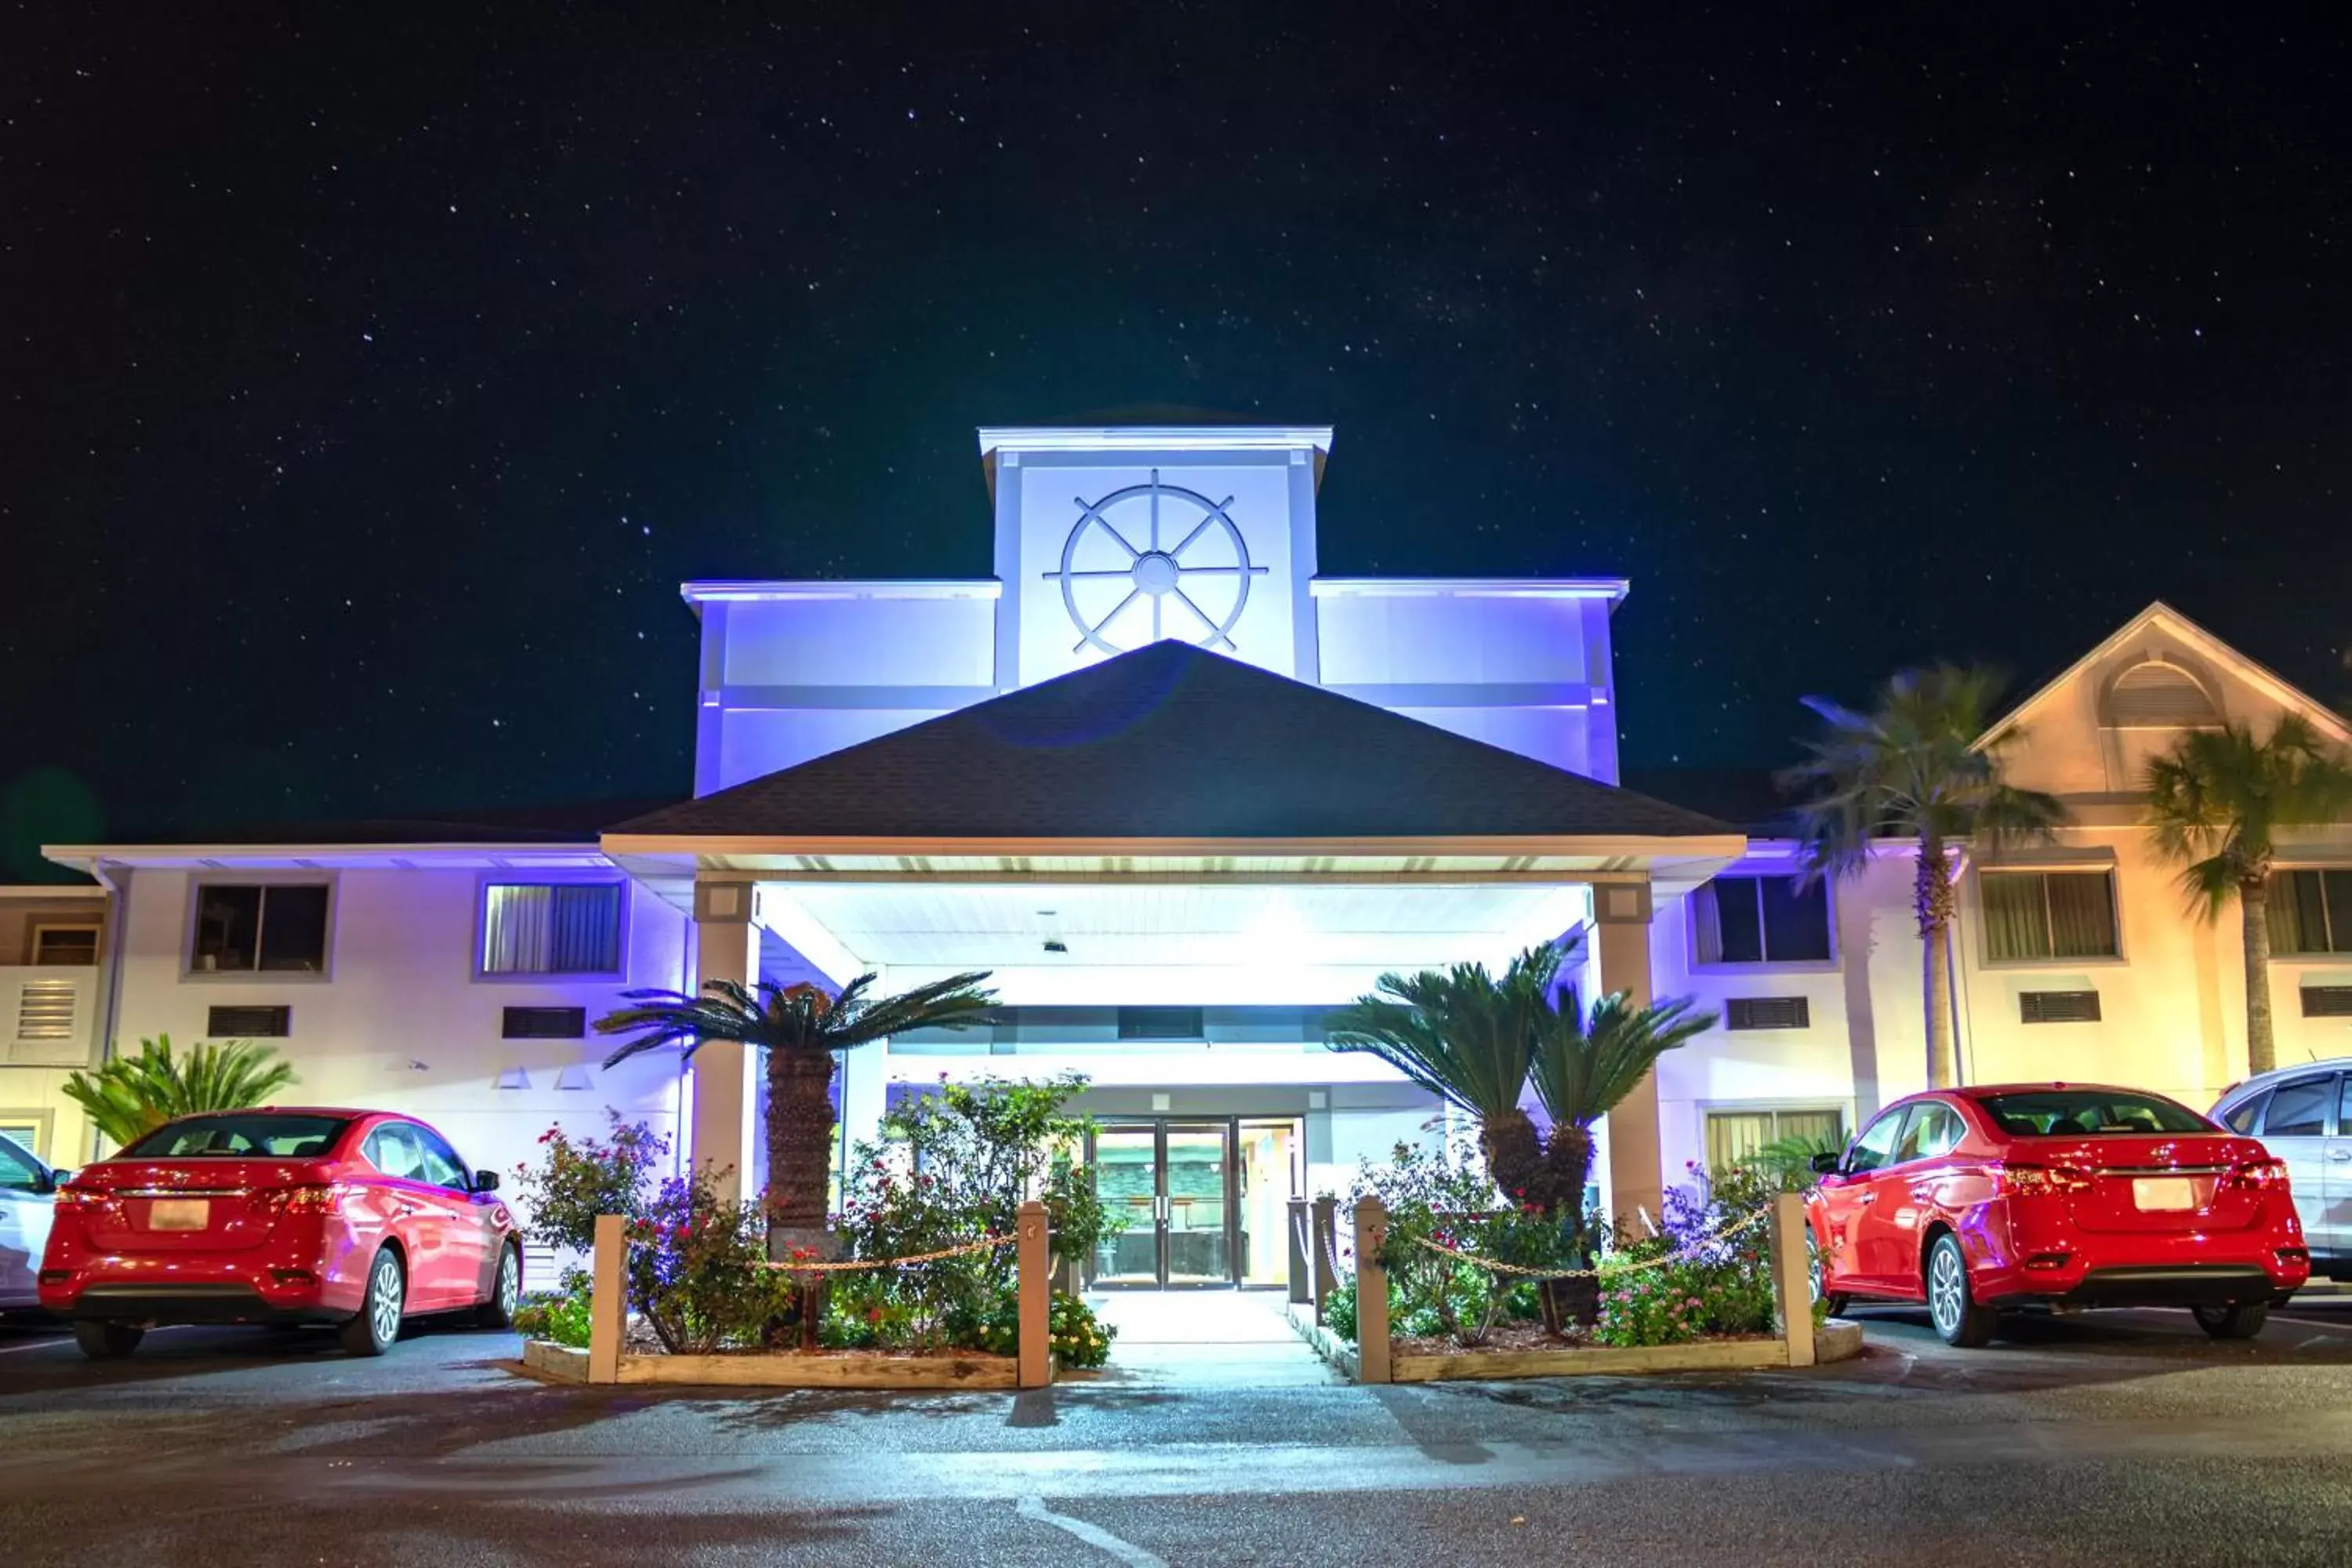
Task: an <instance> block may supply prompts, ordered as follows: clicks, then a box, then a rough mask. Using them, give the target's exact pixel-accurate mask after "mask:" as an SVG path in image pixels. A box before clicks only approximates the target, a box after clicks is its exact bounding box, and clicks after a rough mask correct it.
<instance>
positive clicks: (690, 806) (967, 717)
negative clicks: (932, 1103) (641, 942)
mask: <svg viewBox="0 0 2352 1568" xmlns="http://www.w3.org/2000/svg"><path fill="white" fill-rule="evenodd" d="M1745 843H1746V840H1745V839H1744V838H1743V837H1741V835H1740V834H1738V832H1737V831H1735V830H1733V829H1731V828H1729V827H1727V826H1724V825H1723V824H1721V823H1718V822H1716V821H1714V820H1713V819H1711V818H1708V817H1705V816H1699V815H1697V814H1696V813H1694V812H1690V811H1685V810H1684V809H1682V808H1681V807H1678V806H1674V805H1667V804H1665V803H1664V802H1662V801H1656V800H1653V799H1650V798H1649V797H1647V796H1644V795H1636V794H1634V793H1633V792H1632V791H1629V790H1623V789H1619V788H1615V787H1613V786H1612V785H1608V784H1600V783H1596V782H1595V781H1593V780H1591V779H1588V778H1583V777H1580V776H1579V775H1577V774H1574V773H1566V772H1563V771H1561V770H1560V769H1558V768H1554V767H1550V766H1549V765H1547V764H1545V763H1538V762H1536V761H1534V760H1532V759H1530V758H1528V757H1524V756H1521V755H1519V754H1518V753H1517V752H1508V751H1505V750H1503V749H1501V748H1499V747H1496V746H1490V745H1486V744H1485V743H1483V742H1477V741H1473V740H1469V739H1466V738H1465V737H1463V736H1460V735H1456V734H1454V733H1452V732H1451V731H1445V730H1441V729H1438V728H1436V727H1434V726H1433V725H1429V724H1424V723H1422V722H1420V721H1415V720H1412V719H1407V718H1403V717H1401V716H1399V715H1397V714H1394V713H1391V712H1389V711H1388V710H1385V709H1381V708H1378V707H1374V706H1372V705H1371V704H1369V703H1365V702H1360V701H1358V700H1354V699H1352V698H1348V697H1343V696H1340V695H1339V694H1337V693H1334V692H1330V691H1327V690H1324V689H1321V688H1319V687H1315V686H1310V685H1307V684H1305V683H1303V682H1299V681H1295V680H1291V679H1286V678H1284V677H1282V676H1279V675H1275V674H1272V673H1269V672H1267V671H1265V670H1263V669H1259V668H1255V667H1253V666H1250V665H1245V664H1242V663H1239V662H1237V661H1235V660H1233V659H1228V658H1221V657H1219V656H1218V655H1215V654H1212V653H1208V652H1205V651H1203V650H1202V649H1200V648H1197V647H1191V646H1189V645H1186V644H1182V643H1178V642H1172V641H1171V642H1160V643H1153V644H1150V645H1149V646H1147V647H1142V648H1140V649H1138V650H1137V651H1135V652H1132V653H1128V654H1123V655H1120V656H1118V657H1117V658H1110V659H1107V660H1105V661H1104V662H1102V663H1100V664H1097V665H1094V666H1091V667H1089V668H1086V669H1082V670H1079V671H1077V672H1076V673H1074V674H1071V675H1067V676H1064V677H1062V678H1060V679H1055V680H1050V681H1045V682H1043V683H1041V684H1039V685H1036V686H1034V687H1030V688H1027V689H1024V690H1020V691H1016V692H1013V693H1011V694H1009V695H1006V696H1003V697H1000V698H997V699H994V700H991V701H987V702H982V703H978V704H975V705H974V706H971V707H969V708H965V709H963V710H960V711H958V712H955V713H951V714H949V715H946V716H945V717H942V718H939V719H934V720H931V721H929V722H926V723H921V724H917V725H914V726H911V727H909V728H908V729H905V730H901V731H897V732H895V733H892V734H889V735H885V736H883V737H881V738H879V739H877V740H874V741H869V742H866V743H865V744H863V745H858V746H852V747H849V748H847V749H845V750H843V751H839V752H833V753H831V754H829V755H826V756H823V757H819V758H816V759H814V760H813V761H811V762H807V763H802V764H801V765H799V766H797V767H793V768H788V769H785V770H783V771H782V772H779V773H771V774H769V775H767V776H766V777H763V778H759V779H754V780H751V781H750V782H748V783H745V784H738V785H736V786H735V787H733V788H731V789H727V790H722V791H719V792H718V793H716V794H713V795H707V796H705V797H703V798H701V799H699V800H695V801H690V802H688V803H686V804H683V805H677V806H672V807H670V808H668V809H667V810H663V811H659V812H656V813H654V814H653V815H651V816H644V817H640V818H638V819H636V820H635V821H632V822H629V823H625V824H624V825H622V826H619V827H616V828H614V829H612V830H611V831H609V832H607V833H606V834H605V835H604V849H605V852H606V853H607V854H608V855H610V856H611V857H613V858H614V859H615V860H616V861H618V862H619V863H620V864H622V865H624V866H625V867H626V868H629V869H630V870H631V871H632V873H634V874H635V875H636V876H638V877H639V878H641V879H644V880H646V881H647V882H649V883H650V884H652V885H653V886H655V887H656V888H657V889H660V890H661V891H662V892H663V893H664V894H665V895H666V896H667V897H668V898H670V899H672V900H675V901H677V903H678V904H680V905H681V907H691V899H692V892H693V887H694V884H695V883H696V882H697V881H698V880H701V881H706V882H707V881H712V880H727V881H740V882H750V883H756V884H758V885H759V897H758V901H757V905H756V909H757V919H758V921H759V923H760V924H761V926H763V927H764V928H766V929H767V930H769V931H772V932H773V933H774V934H775V935H776V936H778V937H779V938H781V939H782V941H784V942H788V943H789V944H790V945H791V946H792V947H793V950H795V951H796V952H798V953H799V954H801V955H802V956H803V958H805V959H806V960H807V962H808V963H810V964H812V965H813V966H814V967H815V968H816V969H817V970H819V971H820V972H822V973H824V974H826V975H828V976H829V977H831V978H834V979H835V980H838V979H841V978H844V977H845V976H846V975H849V974H855V973H860V972H862V971H863V970H866V969H873V968H886V969H887V970H888V972H889V974H890V979H891V984H893V985H894V986H897V985H900V984H912V983H916V982H919V980H921V979H923V978H928V977H929V976H931V975H933V974H943V973H952V972H954V971H956V970H960V969H983V968H984V969H991V970H993V971H994V972H995V973H996V981H995V984H996V985H997V987H998V989H999V991H1000V992H1001V993H1002V994H1003V997H1004V999H1005V1001H1006V1002H1008V1003H1016V1004H1017V1003H1039V1004H1048V1003H1050V1004H1064V1005H1109V1004H1127V1005H1143V1004H1152V1003H1160V1002H1167V1003H1177V1004H1181V1003H1198V1002H1201V1001H1202V1000H1204V999H1206V1000H1214V1001H1219V1002H1225V1003H1234V1004H1261V1003H1268V1004H1270V1003H1294V1002H1295V1003H1318V1002H1339V1001H1344V1000H1347V999H1349V998H1351V997H1353V996H1355V995H1357V994H1360V993H1361V992H1362V991H1363V990H1365V989H1366V988H1368V986H1369V985H1370V983H1371V981H1372V980H1373V979H1374V978H1376V977H1377V976H1378V974H1379V973H1381V971H1383V970H1388V969H1413V968H1419V967H1423V966H1425V965H1435V964H1444V963H1455V962H1459V961H1462V960H1465V959H1483V960H1486V961H1488V962H1499V961H1500V960H1501V959H1503V958H1505V957H1507V955H1508V954H1509V953H1510V952H1515V951H1517V949H1519V948H1521V947H1524V946H1527V945H1528V944H1529V943H1531V942H1541V941H1545V940H1549V939H1551V938H1554V937H1558V936H1559V935H1561V934H1562V933H1564V932H1566V931H1570V930H1572V929H1574V928H1575V927H1576V926H1577V925H1578V924H1579V923H1580V921H1583V920H1584V919H1586V918H1587V916H1588V913H1589V910H1590V908H1591V891H1590V889H1591V885H1592V884H1595V883H1608V882H1635V883H1640V882H1648V883H1651V884H1652V885H1653V886H1654V888H1655V889H1656V890H1657V891H1658V893H1659V894H1660V895H1670V894H1671V893H1673V892H1674V891H1676V890H1678V889H1684V888H1688V887H1692V886H1696V884H1697V883H1699V882H1701V881H1704V880H1705V879H1706V878H1708V877H1710V876H1712V875H1714V874H1715V873H1716V872H1717V871H1718V870H1720V869H1721V868H1723V867H1724V866H1726V865H1727V864H1728V863H1729V862H1730V861H1732V860H1733V859H1735V858H1738V856H1739V854H1740V853H1741V851H1742V850H1743V848H1744V847H1745Z"/></svg>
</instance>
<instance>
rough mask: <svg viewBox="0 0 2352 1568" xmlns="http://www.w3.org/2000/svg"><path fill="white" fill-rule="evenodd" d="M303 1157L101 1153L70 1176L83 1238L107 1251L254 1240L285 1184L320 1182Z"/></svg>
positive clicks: (263, 1234) (274, 1219)
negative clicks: (105, 1156) (113, 1156)
mask: <svg viewBox="0 0 2352 1568" xmlns="http://www.w3.org/2000/svg"><path fill="white" fill-rule="evenodd" d="M327 1179H328V1177H327V1167H326V1166H325V1165H323V1164H321V1163H319V1162H316V1161H309V1160H269V1159H252V1158H235V1159H225V1158H197V1159H183V1160H103V1161H100V1163H97V1164H94V1165H87V1166H84V1167H83V1168H82V1170H81V1172H80V1173H79V1174H78V1175H76V1176H75V1177H74V1179H73V1182H72V1187H73V1190H74V1191H76V1192H78V1193H79V1194H82V1197H81V1201H80V1202H79V1204H78V1205H74V1206H75V1208H76V1210H78V1212H79V1215H80V1216H81V1223H82V1228H83V1234H84V1235H85V1236H86V1237H88V1238H89V1243H90V1245H92V1246H94V1247H101V1248H103V1249H105V1250H106V1251H109V1252H133V1253H160V1252H225V1251H236V1250H239V1249H241V1248H245V1247H258V1246H260V1245H261V1244H262V1243H263V1242H264V1241H266V1240H268V1238H269V1234H270V1232H271V1231H272V1230H273V1229H275V1228H276V1226H277V1224H278V1217H279V1214H280V1212H281V1210H282V1207H283V1204H284V1197H285V1194H286V1192H287V1190H288V1189H289V1188H292V1187H298V1186H305V1185H316V1184H324V1183H325V1182H326V1181H327Z"/></svg>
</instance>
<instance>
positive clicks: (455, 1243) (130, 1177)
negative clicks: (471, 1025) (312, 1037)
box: [39, 1108, 522, 1356]
mask: <svg viewBox="0 0 2352 1568" xmlns="http://www.w3.org/2000/svg"><path fill="white" fill-rule="evenodd" d="M498 1184H499V1181H498V1177H497V1176H496V1175H495V1174H494V1173H490V1172H488V1171H478V1172H468V1171H467V1168H466V1166H465V1165H464V1163H462V1162H460V1161H459V1160H458V1158H457V1153H456V1152H454V1151H453V1150H451V1149H450V1147H449V1144H448V1142H447V1141H446V1140H445V1139H444V1138H443V1137H442V1136H441V1134H439V1133H438V1132H436V1131H434V1130H433V1129H432V1128H430V1127H427V1126H426V1125H425V1123H423V1122H421V1121H412V1120H411V1119H409V1118H408V1117H405V1116H392V1115H387V1114H385V1113H383V1112H382V1111H373V1110H278V1109H275V1108H273V1109H270V1110H231V1111H219V1112H213V1113H208V1114H205V1115H201V1116H187V1117H183V1118H181V1119H180V1120H179V1121H172V1122H167V1123H165V1124H164V1125H163V1126H162V1127H159V1128H157V1129H156V1130H155V1131H152V1132H150V1133H149V1134H147V1136H145V1137H144V1138H142V1139H140V1140H139V1141H138V1142H135V1143H132V1144H131V1146H130V1147H129V1148H127V1149H124V1150H123V1151H122V1152H121V1153H119V1154H117V1155H115V1156H114V1157H113V1158H112V1159H110V1160H101V1161H99V1162H98V1163H95V1164H91V1165H87V1166H84V1167H83V1168H82V1169H81V1170H80V1171H79V1172H78V1173H75V1175H74V1177H73V1179H72V1180H70V1181H69V1182H68V1183H67V1184H65V1185H64V1186H62V1187H60V1188H59V1189H58V1194H57V1215H56V1219H55V1222H54V1224H52V1226H50V1229H49V1242H48V1250H47V1253H46V1254H45V1255H44V1256H43V1258H42V1261H41V1273H40V1280H39V1290H40V1298H41V1305H42V1306H44V1307H46V1308H47V1309H48V1310H50V1311H52V1312H55V1313H58V1315H59V1316H61V1317H65V1318H68V1319H70V1320H72V1321H73V1325H74V1335H75V1337H76V1339H78V1340H79V1342H80V1344H81V1348H82V1350H83V1352H85V1353H86V1354H89V1355H91V1356H120V1355H128V1354H130V1353H131V1351H132V1350H134V1349H135V1348H137V1346H138V1344H139V1340H140V1337H141V1336H142V1334H144V1333H145V1332H146V1331H147V1330H148V1329H150V1328H152V1327H153V1326H155V1325H157V1324H162V1323H279V1324H295V1323H332V1324H336V1325H338V1326H339V1327H340V1328H341V1333H342V1341H343V1348H344V1349H346V1350H348V1351H349V1352H352V1354H353V1355H382V1354H383V1352H384V1351H385V1350H386V1349H388V1348H389V1347H390V1346H391V1344H392V1342H393V1341H394V1339H396V1338H398V1337H399V1334H400V1324H401V1320H402V1319H403V1318H404V1317H416V1316H420V1315H423V1314H426V1313H432V1312H450V1311H464V1310H470V1311H471V1312H472V1313H473V1314H474V1315H475V1319H476V1321H478V1322H479V1323H480V1324H481V1325H482V1326H484V1327H485V1328H503V1327H505V1326H506V1324H507V1322H508V1320H509V1318H510V1317H511V1316H512V1314H513V1311H514V1308H515V1302H516V1300H517V1298H518V1297H520V1294H521V1291H522V1246H521V1243H520V1240H518V1239H517V1237H516V1236H515V1228H514V1217H513V1216H512V1215H509V1213H508V1212H507V1206H506V1205H505V1204H503V1203H501V1202H499V1199H498V1198H497V1197H496V1196H495V1195H493V1194H494V1193H495V1191H496V1189H497V1187H498Z"/></svg>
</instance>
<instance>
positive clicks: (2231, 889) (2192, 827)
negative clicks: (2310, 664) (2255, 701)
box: [2143, 713, 2352, 1073]
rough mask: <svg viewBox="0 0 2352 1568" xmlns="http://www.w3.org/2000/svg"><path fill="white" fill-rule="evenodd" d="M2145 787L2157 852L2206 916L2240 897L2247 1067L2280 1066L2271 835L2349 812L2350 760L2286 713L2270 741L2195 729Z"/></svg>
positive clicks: (2229, 729)
mask: <svg viewBox="0 0 2352 1568" xmlns="http://www.w3.org/2000/svg"><path fill="white" fill-rule="evenodd" d="M2143 783H2144V784H2145V786H2146V788H2147V823H2148V826H2151V827H2153V828H2154V829H2155V830H2156V849H2157V853H2158V854H2159V855H2161V856H2162V857H2164V858H2166V859H2168V860H2170V861H2172V862H2174V863H2176V864H2177V865H2179V867H2180V868H2181V870H2180V885H2181V887H2182V889H2184V890H2186V891H2187V893H2188V894H2189V898H2190V899H2191V900H2193V901H2194V902H2195V903H2196V904H2197V905H2198V906H2199V907H2200V910H2201V911H2202V913H2203V914H2204V916H2205V918H2206V919H2208V920H2214V919H2218V918H2219V917H2220V915H2221V906H2222V905H2223V904H2225V903H2227V902H2228V901H2229V900H2230V896H2231V894H2233V893H2234V894H2236V895H2237V899H2238V908H2239V910H2240V912H2241V913H2242V915H2243V917H2244V927H2245V950H2246V1069H2247V1071H2248V1072H2249V1073H2265V1072H2268V1071H2270V1070H2271V1068H2273V1067H2275V1066H2277V1065H2278V1060H2277V1058H2278V1052H2277V1046H2276V1042H2275V1041H2274V1040H2273V1036H2272V1030H2271V921H2270V881H2271V865H2272V861H2273V858H2274V856H2275V855H2276V853H2277V845H2276V843H2275V842H2274V840H2273V830H2274V829H2277V828H2281V827H2294V826H2314V825H2316V824H2320V823H2328V822H2336V821H2340V820H2342V819H2343V818H2344V817H2346V816H2352V760H2348V759H2347V757H2346V756H2345V754H2344V753H2343V752H2340V751H2336V750H2334V749H2332V748H2330V747H2328V746H2326V744H2324V743H2323V742H2321V740H2320V738H2319V732H2318V731H2317V730H2315V729H2314V728H2313V726H2312V724H2311V721H2309V720H2307V719H2305V718H2304V717H2303V716H2302V715H2301V714H2299V713H2287V714H2282V715H2281V716H2280V718H2279V721H2278V722H2277V723H2276V724H2275V725H2273V727H2272V729H2271V733H2270V739H2268V740H2267V741H2257V740H2255V739H2254V732H2253V730H2252V726H2250V725H2246V724H2224V725H2223V726H2221V728H2220V729H2218V730H2191V731H2189V732H2188V733H2186V734H2184V735H2182V736H2181V737H2180V738H2179V740H2178V741H2176V742H2173V746H2172V750H2171V751H2170V752H2167V753H2165V754H2164V755H2162V756H2158V757H2155V758H2152V759H2150V761H2149V762H2148V764H2147V772H2146V773H2145V775H2144V778H2143Z"/></svg>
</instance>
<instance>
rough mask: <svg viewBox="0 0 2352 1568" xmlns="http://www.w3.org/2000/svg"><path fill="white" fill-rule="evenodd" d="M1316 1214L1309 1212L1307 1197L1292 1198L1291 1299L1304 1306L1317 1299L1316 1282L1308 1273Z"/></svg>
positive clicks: (1312, 1252) (1290, 1235) (1290, 1225)
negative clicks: (1308, 1259)
mask: <svg viewBox="0 0 2352 1568" xmlns="http://www.w3.org/2000/svg"><path fill="white" fill-rule="evenodd" d="M1314 1225H1315V1216H1314V1215H1312V1214H1311V1213H1309V1212H1308V1210H1307V1200H1306V1199H1305V1198H1293V1199H1291V1200H1290V1224H1289V1226H1288V1227H1287V1229H1288V1232H1289V1237H1290V1246H1289V1253H1290V1300H1291V1301H1292V1302H1293V1303H1294V1304H1296V1305H1300V1306H1303V1305H1305V1304H1306V1303H1307V1302H1309V1301H1312V1300H1315V1282H1314V1280H1313V1279H1311V1278H1310V1277H1309V1275H1308V1268H1309V1267H1310V1266H1309V1265H1308V1263H1307V1258H1310V1257H1312V1256H1313V1255H1314V1249H1315V1237H1314Z"/></svg>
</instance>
